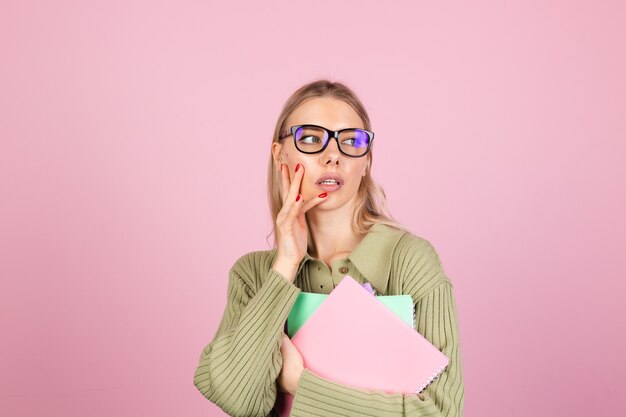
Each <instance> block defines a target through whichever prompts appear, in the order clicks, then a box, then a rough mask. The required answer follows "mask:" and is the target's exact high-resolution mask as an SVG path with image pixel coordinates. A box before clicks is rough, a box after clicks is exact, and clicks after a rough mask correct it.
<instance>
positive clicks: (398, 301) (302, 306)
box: [287, 291, 415, 338]
mask: <svg viewBox="0 0 626 417" xmlns="http://www.w3.org/2000/svg"><path fill="white" fill-rule="evenodd" d="M326 297H328V294H318V293H312V292H304V291H302V292H300V294H298V298H297V299H296V301H295V303H294V304H293V307H291V311H290V312H289V316H288V317H287V335H288V336H289V337H290V338H292V337H293V336H294V335H295V334H296V332H297V331H298V330H300V328H301V327H302V325H304V323H305V322H306V321H307V320H308V319H309V317H311V315H313V313H315V310H317V308H318V307H319V306H320V305H321V304H322V303H323V302H324V300H326ZM372 297H374V296H373V295H372ZM375 297H376V299H377V300H378V301H380V302H381V303H383V304H384V305H385V306H386V307H387V308H389V309H390V310H391V311H392V312H394V313H395V314H396V315H397V316H398V317H399V318H400V319H402V321H404V322H405V323H406V324H407V325H409V326H410V327H412V328H415V325H414V321H415V316H414V312H415V310H414V308H413V298H411V296H410V295H377V296H375Z"/></svg>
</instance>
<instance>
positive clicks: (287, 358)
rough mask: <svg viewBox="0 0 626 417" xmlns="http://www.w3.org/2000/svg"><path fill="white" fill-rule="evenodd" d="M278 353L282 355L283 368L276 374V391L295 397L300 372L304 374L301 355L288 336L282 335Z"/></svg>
mask: <svg viewBox="0 0 626 417" xmlns="http://www.w3.org/2000/svg"><path fill="white" fill-rule="evenodd" d="M280 352H281V353H282V355H283V367H282V368H281V370H280V373H279V374H278V389H279V390H280V391H282V392H288V393H289V394H291V395H295V394H296V389H297V388H298V383H299V382H300V377H301V376H302V372H304V361H303V359H302V355H301V354H300V352H299V351H298V348H296V346H295V345H294V344H293V343H292V342H291V339H289V336H287V335H286V334H284V333H283V343H282V345H281V346H280Z"/></svg>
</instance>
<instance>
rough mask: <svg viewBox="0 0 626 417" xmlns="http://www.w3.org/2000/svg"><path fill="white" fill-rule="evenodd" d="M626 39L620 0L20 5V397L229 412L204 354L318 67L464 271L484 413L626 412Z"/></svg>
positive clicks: (5, 228) (10, 147) (12, 124)
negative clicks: (276, 157)
mask: <svg viewBox="0 0 626 417" xmlns="http://www.w3.org/2000/svg"><path fill="white" fill-rule="evenodd" d="M46 3H47V4H46ZM87 3H92V4H91V5H87ZM96 3H98V5H96ZM625 39H626V6H625V5H624V3H623V2H617V1H615V2H611V1H603V2H597V1H596V2H594V1H591V0H589V1H577V2H571V1H536V0H535V1H517V2H501V1H491V2H488V1H474V2H471V3H467V2H458V3H457V4H450V3H449V2H444V3H442V2H430V1H429V2H416V1H404V2H395V5H393V6H387V7H383V6H382V2H361V1H343V2H336V1H332V2H331V1H318V2H315V5H314V6H313V5H312V3H310V2H287V1H280V2H271V3H267V2H265V3H261V2H258V3H257V2H248V3H237V2H220V3H219V4H218V3H213V4H210V3H209V2H190V1H187V2H181V1H170V2H163V1H159V2H154V1H143V2H140V1H133V2H128V1H119V0H118V1H114V2H78V1H74V2H71V1H62V2H60V1H55V2H52V1H50V2H32V1H23V0H20V1H3V2H2V4H1V6H0V52H1V58H2V64H1V65H0V139H1V142H0V196H1V197H0V236H1V238H0V276H1V286H0V288H1V290H0V326H1V327H0V330H1V331H2V343H1V346H2V347H1V348H0V415H2V416H14V417H21V416H59V417H61V416H63V417H83V416H93V417H100V416H103V417H104V416H107V417H108V416H175V415H185V416H222V415H223V413H222V412H221V411H220V410H219V409H218V408H217V407H216V406H214V405H213V404H211V403H210V402H209V401H207V400H206V399H204V398H203V397H202V396H201V395H200V393H199V392H198V391H197V390H196V389H195V387H194V386H193V373H194V370H195V366H196V364H197V361H198V357H199V354H200V351H201V349H202V348H203V346H204V345H205V344H207V343H208V342H209V341H210V340H211V339H212V337H213V335H214V332H215V330H216V328H217V324H218V321H219V319H220V318H221V315H222V312H223V308H224V306H225V302H226V282H227V272H228V269H229V268H230V266H231V265H232V263H233V262H234V261H235V260H236V259H237V258H238V257H239V256H240V255H242V254H244V253H246V252H248V251H251V250H262V249H267V248H268V245H267V243H266V241H265V237H266V235H267V234H268V233H269V231H270V220H269V217H268V216H269V211H268V208H267V203H266V197H265V169H266V163H267V158H268V155H269V141H270V135H271V133H272V130H273V124H274V122H275V118H276V117H277V115H278V113H279V111H280V107H281V106H282V104H283V102H284V100H285V99H286V98H287V97H288V95H289V94H290V93H291V92H292V91H294V90H295V89H296V88H297V87H299V86H300V85H301V84H303V83H305V82H308V81H310V80H312V79H314V78H317V77H322V76H326V77H330V78H331V79H333V80H339V81H344V82H346V83H347V84H348V85H349V86H351V87H352V88H353V89H354V90H355V91H356V92H357V93H358V94H359V95H360V97H361V98H362V99H363V101H364V102H365V104H366V106H367V107H368V109H369V112H370V116H371V118H372V121H373V129H374V130H375V132H376V135H377V141H376V145H375V158H374V168H373V172H374V176H375V177H376V178H377V179H378V180H379V182H380V183H381V184H382V185H383V186H384V187H385V190H386V192H387V195H388V198H389V203H390V206H391V208H392V213H394V215H395V216H396V217H397V218H398V219H399V220H400V221H401V222H403V223H405V224H407V225H409V227H411V228H412V230H413V231H414V232H415V233H416V234H418V235H420V236H423V237H425V238H427V239H429V240H430V241H431V242H432V243H433V244H434V246H435V247H436V248H437V250H438V251H439V253H440V256H441V258H442V261H443V264H444V267H445V269H446V271H447V272H448V275H449V276H450V277H451V279H452V280H453V283H454V286H455V295H456V297H457V304H458V314H459V321H460V325H461V347H462V357H463V363H464V376H465V383H466V413H465V415H466V416H469V417H474V416H476V417H485V416H498V417H501V416H522V415H533V416H553V415H561V416H570V417H572V416H588V415H594V416H616V415H618V414H621V413H623V406H624V402H623V401H624V400H623V392H624V390H625V389H626V384H625V382H624V376H625V375H626V360H625V359H624V355H623V352H624V351H626V341H625V336H624V334H625V332H624V328H625V322H624V319H623V317H624V316H625V315H626V314H625V313H626V312H625V311H624V310H625V308H624V304H625V302H626V284H625V281H626V256H624V252H625V250H626V217H625V215H624V213H626V193H625V189H626V187H625V183H626V163H625V162H626V122H625V120H626V117H625V116H626V114H625V113H626V110H625V109H626V81H625V80H626V78H625V77H624V74H626V48H625V46H624V45H625V42H624V40H625Z"/></svg>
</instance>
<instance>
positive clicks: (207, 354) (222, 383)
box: [194, 264, 300, 417]
mask: <svg viewBox="0 0 626 417" xmlns="http://www.w3.org/2000/svg"><path fill="white" fill-rule="evenodd" d="M242 275H243V271H240V268H237V264H235V266H233V268H232V269H231V270H230V274H229V284H228V302H227V305H226V309H225V312H224V316H223V317H222V321H221V323H220V325H219V327H218V330H217V332H216V334H215V337H214V338H213V341H212V342H211V343H210V344H209V345H207V346H206V347H205V348H204V350H203V351H202V354H201V355H200V361H199V364H198V367H197V369H196V372H195V375H194V385H195V386H196V387H197V388H198V389H199V390H200V392H201V393H202V395H204V396H205V397H206V398H207V399H209V400H210V401H212V402H213V403H215V404H216V405H218V406H219V407H220V408H221V409H222V410H224V411H225V412H226V413H227V414H229V415H232V416H241V417H243V416H260V417H265V416H267V415H268V414H269V413H270V411H271V409H272V408H273V406H274V402H275V400H276V390H277V387H276V378H277V377H278V374H279V372H280V369H281V367H282V356H281V354H280V344H281V341H282V332H283V325H284V323H285V320H286V319H287V316H288V315H289V311H290V308H291V306H292V305H293V303H294V302H295V300H296V298H297V296H298V293H299V292H300V289H299V288H297V287H296V286H295V285H293V284H292V283H290V282H289V281H287V280H286V279H285V278H284V277H283V276H282V275H281V274H279V273H278V272H276V271H274V270H270V271H269V273H268V275H267V278H266V280H265V281H264V282H263V284H262V286H261V287H260V288H259V290H258V292H257V293H256V294H254V293H253V291H252V290H251V288H250V285H248V284H247V283H246V282H245V281H244V279H242Z"/></svg>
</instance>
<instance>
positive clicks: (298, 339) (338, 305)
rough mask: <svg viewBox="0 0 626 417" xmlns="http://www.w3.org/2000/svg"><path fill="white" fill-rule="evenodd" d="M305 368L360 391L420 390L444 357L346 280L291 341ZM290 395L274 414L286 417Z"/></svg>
mask: <svg viewBox="0 0 626 417" xmlns="http://www.w3.org/2000/svg"><path fill="white" fill-rule="evenodd" d="M291 341H292V342H293V343H294V345H295V346H296V347H297V348H298V350H299V351H300V353H301V354H302V357H303V358H304V367H305V368H308V369H309V370H310V371H312V372H313V373H315V374H317V375H319V376H321V377H322V378H326V379H330V380H333V381H336V382H338V383H341V384H345V385H350V386H353V387H356V388H361V389H366V390H367V389H372V390H380V391H385V392H388V393H394V392H401V393H404V394H410V393H418V392H420V391H422V390H423V389H424V388H425V387H426V386H427V385H428V384H429V383H430V382H431V381H432V380H434V379H435V378H436V377H437V376H439V374H440V373H441V372H442V371H443V370H444V369H445V367H446V366H448V363H449V360H448V358H447V357H446V356H445V355H444V354H443V353H442V352H440V351H439V349H437V348H436V347H435V346H433V345H432V343H430V342H429V341H428V340H427V339H426V338H424V337H423V336H422V335H421V334H419V333H418V332H416V331H415V330H414V329H413V328H412V327H411V326H408V325H407V324H406V323H405V322H403V321H402V319H400V318H399V317H397V316H396V314H395V313H393V312H392V311H390V310H389V309H388V308H387V307H386V306H384V305H383V304H382V303H381V302H380V301H378V300H377V299H376V297H372V296H371V294H369V293H368V292H367V290H366V289H365V288H363V287H362V286H361V285H360V284H359V283H358V282H356V281H355V280H354V279H353V278H352V277H350V276H346V277H344V278H343V279H342V280H341V282H340V283H339V284H338V285H337V287H335V289H334V290H333V291H332V292H331V293H330V294H329V296H328V297H327V298H326V300H325V301H324V302H323V303H322V304H321V305H320V306H319V308H318V309H317V310H316V311H315V313H314V314H313V315H312V316H311V317H310V318H309V319H308V320H307V322H306V323H304V325H303V326H302V327H301V328H300V330H298V332H297V333H296V334H295V335H294V337H293V338H292V339H291ZM292 402H293V396H291V395H289V394H283V393H280V392H279V398H278V401H277V403H276V411H278V412H279V414H280V415H281V416H288V415H289V412H290V410H291V403H292Z"/></svg>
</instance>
